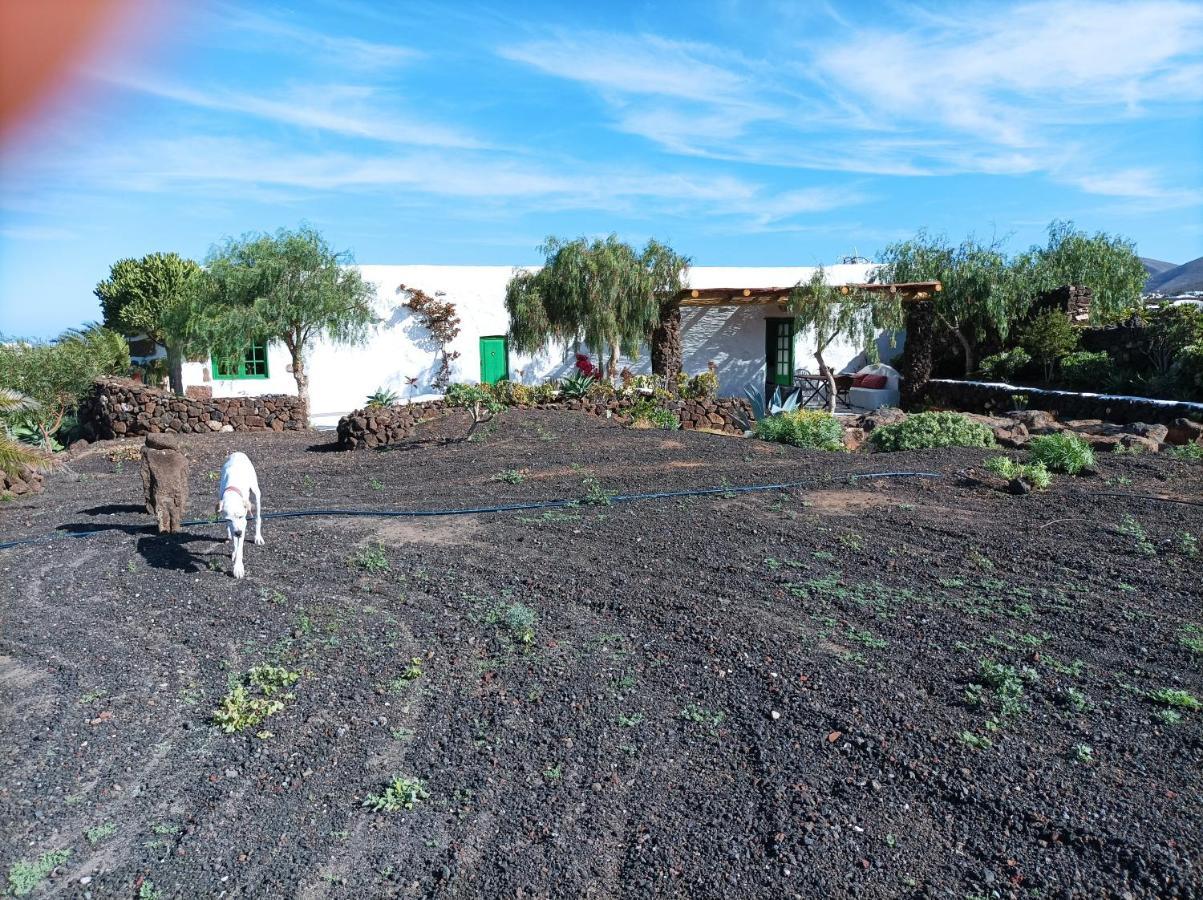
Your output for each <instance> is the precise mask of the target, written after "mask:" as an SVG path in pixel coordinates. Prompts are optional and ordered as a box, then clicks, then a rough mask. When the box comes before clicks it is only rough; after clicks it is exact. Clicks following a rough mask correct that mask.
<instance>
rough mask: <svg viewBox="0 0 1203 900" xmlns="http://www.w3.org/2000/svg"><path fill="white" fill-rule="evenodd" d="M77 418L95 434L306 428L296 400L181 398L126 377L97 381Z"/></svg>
mask: <svg viewBox="0 0 1203 900" xmlns="http://www.w3.org/2000/svg"><path fill="white" fill-rule="evenodd" d="M80 421H81V422H82V423H84V424H86V425H88V426H90V427H91V428H92V430H93V431H94V432H95V437H96V438H99V439H105V438H114V437H133V436H136V435H145V434H164V433H168V432H175V433H183V434H189V433H196V434H202V433H204V432H209V431H299V430H301V429H304V428H306V427H308V425H307V423H306V422H305V419H304V413H303V411H302V409H301V404H300V401H298V400H297V398H296V397H291V396H288V395H286V394H269V395H266V396H263V397H219V398H217V399H208V400H204V399H199V398H194V397H180V396H177V395H176V394H173V393H171V392H170V391H164V390H159V389H158V388H152V387H147V386H146V385H144V384H138V383H137V382H134V381H129V380H127V379H104V380H102V381H97V382H96V383H95V385H94V386H93V389H92V394H91V396H90V397H89V398H88V399H87V401H85V403H84V404H83V405H82V406H81V408H80Z"/></svg>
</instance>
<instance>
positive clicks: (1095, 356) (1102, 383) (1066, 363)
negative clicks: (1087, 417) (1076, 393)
mask: <svg viewBox="0 0 1203 900" xmlns="http://www.w3.org/2000/svg"><path fill="white" fill-rule="evenodd" d="M1116 375H1117V373H1116V370H1115V362H1114V361H1113V360H1112V359H1111V357H1110V356H1109V355H1108V354H1107V353H1106V352H1105V351H1100V352H1098V353H1088V352H1085V351H1083V352H1080V353H1070V354H1069V355H1068V356H1066V357H1065V358H1064V359H1062V360H1061V380H1062V381H1063V382H1065V383H1066V384H1067V385H1069V386H1070V387H1073V388H1077V389H1079V390H1095V391H1102V390H1108V389H1110V388H1111V386H1112V385H1113V384H1115V381H1116Z"/></svg>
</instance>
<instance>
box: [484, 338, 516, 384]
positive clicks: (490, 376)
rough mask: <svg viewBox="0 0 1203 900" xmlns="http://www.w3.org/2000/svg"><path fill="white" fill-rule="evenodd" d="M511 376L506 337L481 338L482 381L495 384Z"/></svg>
mask: <svg viewBox="0 0 1203 900" xmlns="http://www.w3.org/2000/svg"><path fill="white" fill-rule="evenodd" d="M509 377H510V361H509V354H508V353H507V352H506V346H505V338H504V337H482V338H481V339H480V382H481V384H494V383H496V382H498V381H501V380H502V379H504V378H509Z"/></svg>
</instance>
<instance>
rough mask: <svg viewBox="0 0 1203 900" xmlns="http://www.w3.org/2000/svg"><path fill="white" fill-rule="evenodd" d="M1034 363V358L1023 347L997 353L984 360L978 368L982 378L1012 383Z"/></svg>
mask: <svg viewBox="0 0 1203 900" xmlns="http://www.w3.org/2000/svg"><path fill="white" fill-rule="evenodd" d="M1031 362H1032V356H1031V354H1029V353H1028V351H1026V350H1024V349H1023V348H1022V347H1015V348H1014V349H1012V350H1007V351H1005V352H1003V353H995V354H993V355H992V356H987V357H986V358H985V359H983V360H982V361H981V362H980V363H979V364H978V367H979V368H980V369H981V372H982V376H983V377H985V378H988V379H991V380H997V381H1011V380H1012V379H1013V378H1014V377H1015V376H1016V375H1018V374H1019V373H1020V372H1021V371H1022V370H1023V369H1025V368H1027V367H1028V366H1029V365H1030V364H1031Z"/></svg>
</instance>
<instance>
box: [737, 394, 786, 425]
mask: <svg viewBox="0 0 1203 900" xmlns="http://www.w3.org/2000/svg"><path fill="white" fill-rule="evenodd" d="M744 395H745V396H746V397H747V398H748V402H749V403H751V404H752V418H751V419H745V418H743V417H742V416H737V417H736V421H738V422H739V424H740V425H741V426H742V427H743V429H744V431H751V430H752V426H753V424H754V423H756V422H759V421H761V420H762V419H766V418H768V417H769V416H775V415H777V414H779V413H788V412H793V411H794V410H796V409H797V408H798V400H799V399H800V398H801V396H802V394H801V392H800V391H799V390H798V389H797V388H794V389H792V390H791V391H790V392H789V393H787V394H783V393H782V392H781V387H780V386H778V387H777V389H776V390H775V391H773V396H772V397H770V398H769V399H768V401H767V402H766V401H765V397H764V391H762V390H761V389H760V388H759V387H754V386H753V385H748V386H747V387H745V388H744Z"/></svg>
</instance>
